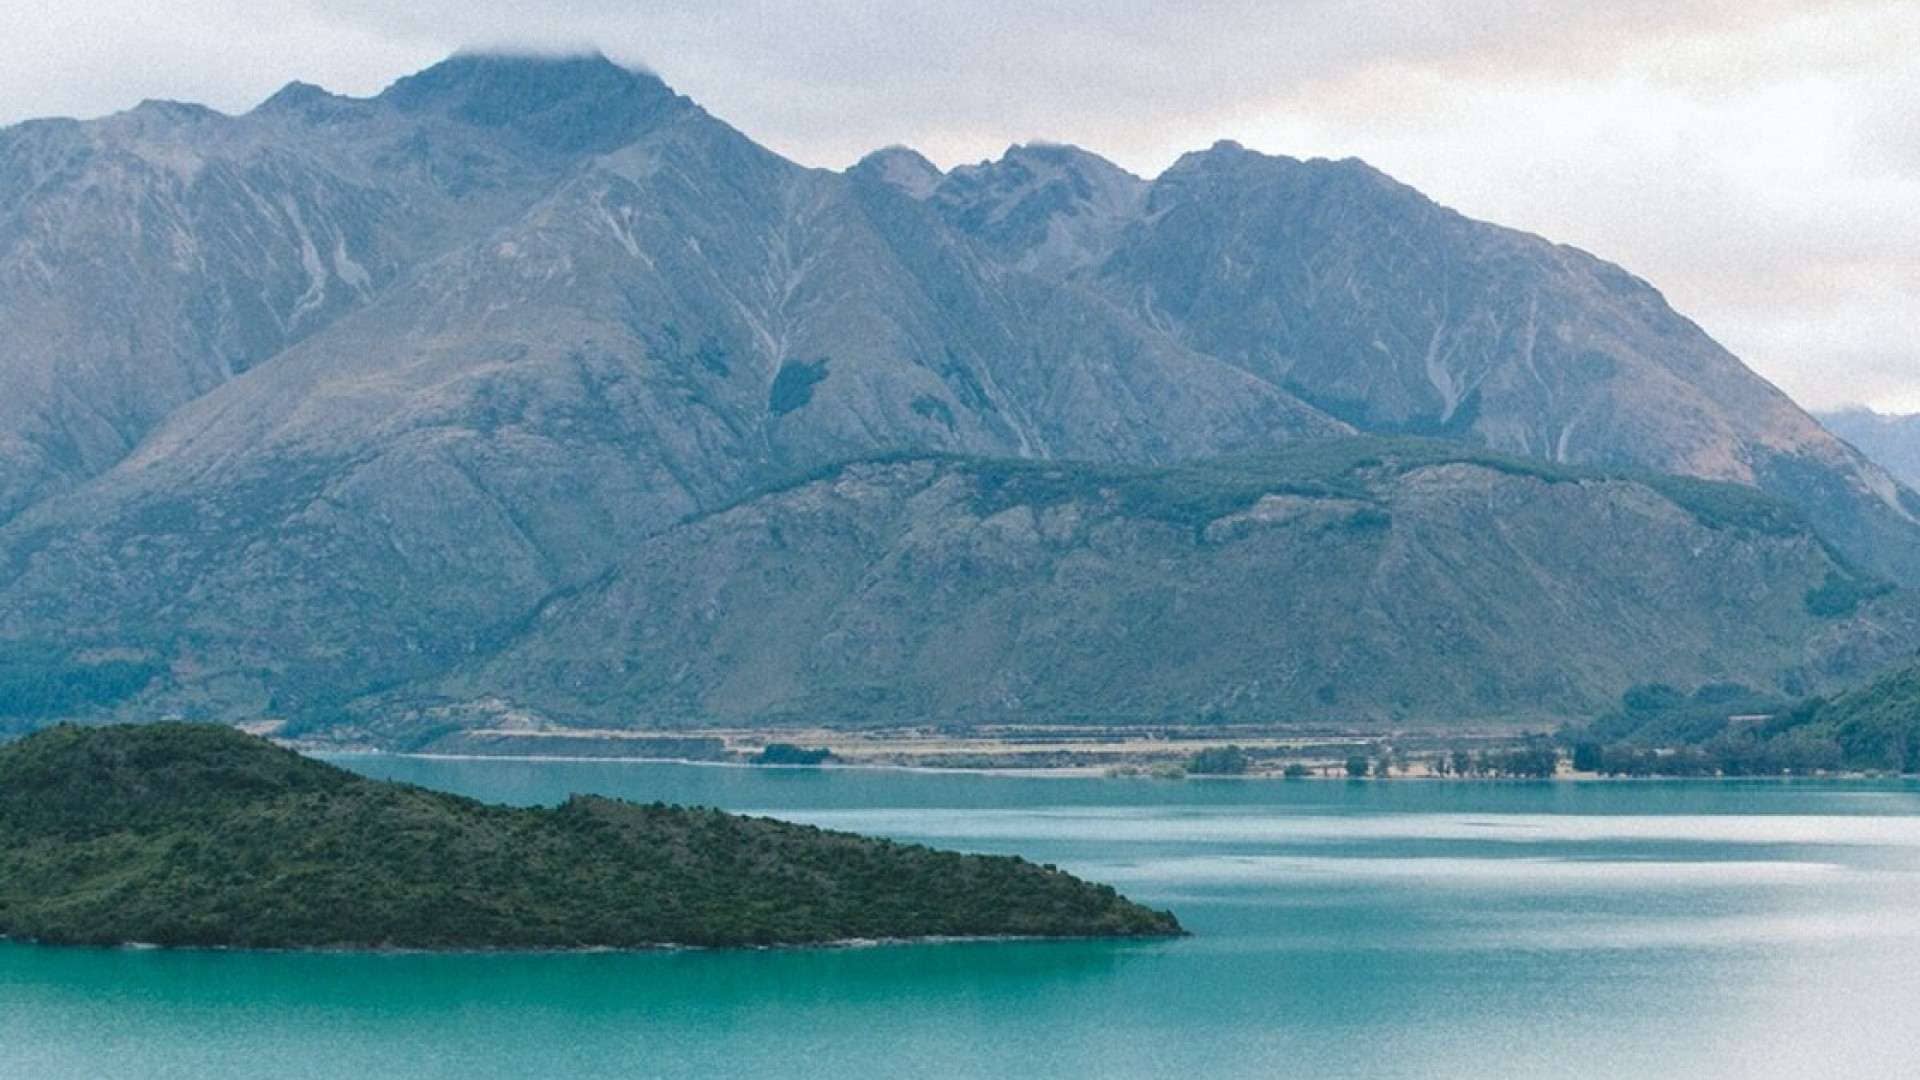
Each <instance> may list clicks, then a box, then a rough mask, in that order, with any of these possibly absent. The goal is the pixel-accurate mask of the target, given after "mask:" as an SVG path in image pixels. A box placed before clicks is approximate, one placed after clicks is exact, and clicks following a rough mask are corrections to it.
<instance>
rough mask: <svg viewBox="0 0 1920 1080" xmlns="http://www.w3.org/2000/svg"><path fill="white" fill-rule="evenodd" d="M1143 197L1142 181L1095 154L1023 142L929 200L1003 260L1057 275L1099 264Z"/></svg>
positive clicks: (969, 169)
mask: <svg viewBox="0 0 1920 1080" xmlns="http://www.w3.org/2000/svg"><path fill="white" fill-rule="evenodd" d="M1146 193H1147V183H1146V181H1144V180H1142V179H1140V178H1139V177H1137V176H1135V175H1133V174H1132V173H1130V172H1127V171H1126V170H1125V169H1122V168H1121V167H1119V166H1118V165H1115V164H1114V163H1113V162H1111V161H1108V160H1107V159H1105V158H1103V157H1101V156H1099V155H1098V154H1093V153H1089V152H1088V151H1085V150H1082V149H1080V148H1079V147H1077V146H1067V145H1063V144H1058V143H1029V144H1024V145H1023V144H1015V145H1013V146H1010V147H1008V148H1007V151H1006V153H1004V154H1002V155H1001V157H1000V159H999V160H998V161H983V162H981V163H979V164H978V165H964V166H961V167H959V168H957V169H954V170H953V171H952V172H951V173H949V174H947V177H946V179H945V180H944V181H943V182H942V183H941V185H940V188H939V190H938V191H937V192H936V193H935V194H934V199H935V200H936V201H937V202H938V203H939V205H940V207H941V210H942V213H943V215H944V216H945V217H946V218H947V220H948V221H949V222H951V223H952V224H954V225H956V226H958V227H959V228H960V229H962V230H963V231H966V232H969V233H972V234H974V235H975V236H977V237H979V238H980V239H981V240H983V241H984V242H985V243H986V244H987V245H988V247H989V248H991V249H993V250H995V251H996V252H997V253H998V254H999V255H1000V256H1001V257H1002V258H1006V259H1008V260H1009V261H1011V262H1013V263H1015V264H1016V265H1018V266H1020V267H1021V268H1022V269H1027V270H1034V271H1037V272H1040V273H1043V274H1048V275H1057V274H1061V273H1065V272H1067V271H1071V270H1074V269H1078V268H1080V267H1083V266H1088V265H1092V264H1093V263H1096V262H1099V261H1100V260H1101V259H1102V258H1104V257H1105V256H1106V254H1107V253H1108V252H1109V251H1110V250H1111V248H1112V245H1113V242H1114V239H1115V238H1116V237H1117V236H1118V235H1119V232H1120V230H1122V229H1123V228H1125V226H1126V224H1127V222H1129V221H1130V220H1132V219H1133V217H1134V216H1135V215H1136V214H1137V213H1138V212H1139V210H1140V208H1141V207H1142V205H1143V204H1144V202H1145V198H1146Z"/></svg>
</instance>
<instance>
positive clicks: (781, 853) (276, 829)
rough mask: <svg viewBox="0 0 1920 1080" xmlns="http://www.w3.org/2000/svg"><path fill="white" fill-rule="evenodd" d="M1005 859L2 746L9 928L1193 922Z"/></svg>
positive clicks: (112, 935)
mask: <svg viewBox="0 0 1920 1080" xmlns="http://www.w3.org/2000/svg"><path fill="white" fill-rule="evenodd" d="M1179 932H1180V927H1179V923H1178V922H1177V921H1176V920H1175V919H1174V917H1173V916H1172V915H1171V914H1170V913H1166V912H1156V911H1151V910H1149V909H1147V908H1144V907H1141V906H1140V905H1138V904H1134V903H1132V902H1130V901H1128V900H1127V899H1125V898H1124V897H1122V896H1120V895H1119V894H1117V893H1116V892H1114V891H1113V890H1112V889H1111V888H1109V887H1107V886H1103V885H1095V884H1090V883H1087V882H1084V881H1081V880H1079V879H1077V878H1074V877H1072V876H1071V875H1068V874H1066V873H1063V872H1061V871H1058V870H1053V869H1050V868H1047V867H1042V866H1037V865H1034V864H1032V863H1029V862H1027V861H1025V860H1023V859H1019V858H1014V857H1006V856H979V855H961V854H957V853H952V852H944V851H937V850H933V849H931V848H926V847H922V846H917V845H904V844H897V843H893V842H890V841H885V840H875V839H868V838H865V837H859V836H853V835H850V834H846V833H836V832H828V831H824V830H821V829H817V828H812V827H808V826H801V825H792V824H786V823H782V822H777V821H771V820H767V819H761V818H749V817H741V816H737V815H732V814H726V813H722V812H720V811H717V810H705V809H689V808H682V807H670V806H662V805H652V806H641V805H635V804H632V803H625V802H619V801H616V800H611V799H604V798H596V797H590V796H576V797H574V798H572V799H569V800H568V801H567V802H566V803H564V804H562V805H561V806H558V807H554V808H510V807H501V806H491V805H487V804H483V803H479V802H475V801H473V800H471V799H465V798H461V797H458V796H454V795H447V794H443V793H439V792H433V791H427V790H424V789H420V788H415V787H411V786H407V785H402V784H393V783H386V782H381V781H375V780H369V779H366V778H363V777H360V776H356V775H354V774H352V773H349V772H346V771H344V770H341V769H338V768H335V767H333V766H331V765H327V764H324V763H321V762H317V761H313V760H311V759H309V758H305V757H302V756H300V755H298V754H295V753H293V752H291V751H288V750H284V749H281V748H279V747H276V746H274V745H272V744H270V743H268V742H266V741H265V740H262V739H259V738H256V737H253V736H250V735H246V734H243V733H241V732H238V731H234V730H232V729H229V728H224V727H217V726H207V725H186V724H156V725H143V726H123V727H102V728H82V727H71V726H63V727H59V728H53V729H50V730H47V731H44V732H41V733H39V734H36V735H33V736H29V737H28V738H26V739H23V740H21V741H19V742H17V743H14V744H12V745H10V746H6V747H0V935H4V936H7V937H13V938H24V939H32V940H38V941H43V942H51V943H84V944H118V943H125V942H148V943H153V944H161V945H182V946H189V945H191V946H237V947H260V948H309V947H311V948H324V947H345V948H385V947H392V948H422V949H481V948H585V947H645V946H654V945H709V946H728V945H786V944H794V945H798V944H819V943H827V942H833V941H840V940H848V939H863V938H921V937H990V936H1044V937H1100V936H1149V935H1165V934H1177V933H1179Z"/></svg>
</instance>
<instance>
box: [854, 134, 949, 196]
mask: <svg viewBox="0 0 1920 1080" xmlns="http://www.w3.org/2000/svg"><path fill="white" fill-rule="evenodd" d="M848 172H850V173H853V174H855V175H860V176H870V177H873V178H874V179H877V180H879V181H880V182H882V183H885V184H890V185H892V186H893V187H896V188H899V189H900V190H901V191H904V192H906V193H907V194H908V195H911V196H913V197H914V198H916V199H924V198H926V197H927V196H929V195H932V194H933V193H934V190H935V189H936V188H938V187H939V186H940V182H941V181H942V180H944V179H945V178H946V174H945V173H942V172H941V171H940V167H939V166H937V165H935V164H934V163H933V162H931V161H928V160H927V159H926V156H925V155H923V154H921V153H920V151H918V150H915V149H913V148H912V147H909V146H888V147H883V148H881V149H879V150H875V151H874V152H873V153H871V154H868V155H867V156H866V157H863V158H861V159H860V160H859V162H858V163H856V164H855V165H854V166H853V168H852V169H849V170H848Z"/></svg>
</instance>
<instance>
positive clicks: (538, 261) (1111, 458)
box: [0, 55, 1920, 739]
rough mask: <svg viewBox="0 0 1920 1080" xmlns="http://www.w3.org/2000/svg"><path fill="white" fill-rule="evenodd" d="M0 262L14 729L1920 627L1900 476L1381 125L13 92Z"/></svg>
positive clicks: (1385, 688) (1372, 691)
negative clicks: (1100, 135) (1486, 202)
mask: <svg viewBox="0 0 1920 1080" xmlns="http://www.w3.org/2000/svg"><path fill="white" fill-rule="evenodd" d="M0 295H3V296H5V298H6V302H5V303H4V304H0V342H4V343H5V344H4V345H0V349H4V352H0V364H3V365H5V371H6V372H7V376H8V379H7V382H8V386H9V393H8V395H7V396H6V399H5V400H4V401H0V683H3V684H4V685H0V690H4V691H7V692H5V693H0V725H6V726H12V727H30V726H34V725H37V724H41V723H44V722H46V721H48V720H50V719H55V718H58V717H61V716H70V715H119V716H125V717H137V716H152V715H155V714H167V713H173V714H179V715H184V716H191V717H207V718H221V719H237V718H241V717H258V716H268V717H275V718H282V719H287V720H289V721H291V722H292V723H293V724H294V726H295V727H297V728H299V729H302V730H306V731H308V732H310V733H313V734H315V735H316V736H318V735H322V734H325V733H327V732H329V731H333V732H358V733H363V734H370V735H372V736H374V737H379V738H391V739H406V738H417V737H419V736H420V735H421V734H422V733H423V732H426V731H428V730H429V729H431V728H432V727H433V726H434V725H435V724H439V723H449V722H468V721H466V720H447V719H446V718H447V717H469V718H470V717H472V716H475V715H478V713H477V712H476V711H475V710H476V709H478V708H479V707H480V706H481V705H482V704H484V705H485V707H486V708H492V709H498V708H509V709H514V708H522V707H525V708H531V709H535V710H537V711H540V712H542V713H544V714H547V715H550V716H552V717H553V718H555V719H558V720H561V721H563V722H564V721H568V720H575V719H591V720H592V721H593V722H595V723H608V724H627V723H636V724H637V723H667V722H674V723H681V722H697V721H699V720H701V719H703V718H711V717H725V718H728V719H730V720H734V719H763V718H786V717H801V716H808V717H811V718H812V719H814V720H816V721H824V722H839V721H841V720H858V721H861V722H886V721H916V720H919V719H923V718H928V717H941V718H944V719H947V720H951V721H954V722H963V721H964V719H965V718H967V717H974V716H983V715H1012V714H1021V715H1025V716H1027V717H1029V718H1041V719H1045V718H1050V717H1068V716H1073V717H1078V718H1082V719H1085V718H1112V719H1123V718H1128V717H1144V716H1155V717H1162V718H1164V717H1167V716H1180V717H1195V716H1234V715H1257V716H1260V717H1262V718H1265V719H1274V718H1300V719H1314V718H1321V717H1327V718H1339V719H1356V718H1372V719H1388V718H1396V719H1403V720H1414V721H1431V722H1435V723H1440V722H1447V721H1451V720H1458V719H1467V718H1489V717H1517V716H1543V717H1545V716H1576V715H1591V713H1592V712H1593V710H1594V709H1596V708H1598V707H1601V706H1602V705H1603V704H1604V703H1605V702H1610V701H1612V700H1614V699H1616V698H1617V696H1618V694H1619V693H1620V692H1621V691H1622V690H1623V689H1624V688H1625V687H1627V686H1629V685H1632V684H1633V683H1635V682H1641V681H1645V680H1647V679H1649V678H1659V679H1662V680H1666V681H1671V682H1673V683H1675V684H1676V685H1694V684H1699V683H1703V682H1711V681H1715V680H1719V679H1724V678H1733V677H1735V676H1738V678H1739V680H1740V681H1743V682H1746V683H1748V684H1751V685H1755V686H1767V687H1773V688H1777V689H1780V690H1782V691H1783V692H1792V693H1800V692H1805V691H1808V690H1813V689H1819V688H1822V687H1825V686H1827V685H1829V684H1831V683H1834V682H1835V681H1836V680H1843V679H1846V678H1850V677H1852V676H1854V675H1856V674H1858V673H1860V672H1864V671H1866V670H1868V669H1870V668H1872V667H1873V666H1875V665H1876V664H1878V663H1880V662H1881V661H1882V660H1884V659H1885V658H1887V657H1889V656H1892V655H1897V654H1900V653H1902V652H1903V651H1906V650H1907V649H1908V646H1906V645H1905V644H1904V642H1907V641H1910V640H1911V637H1910V636H1909V635H1910V631H1911V625H1910V623H1911V615H1910V612H1909V603H1908V601H1907V600H1906V596H1905V593H1904V592H1899V591H1889V589H1888V587H1889V586H1890V585H1893V584H1906V583H1910V582H1913V581H1915V580H1920V523H1916V520H1915V510H1916V504H1915V497H1914V496H1913V494H1912V493H1911V492H1909V491H1908V490H1907V489H1906V488H1904V487H1901V486H1900V485H1899V484H1898V483H1896V482H1895V481H1894V480H1892V479H1891V478H1890V477H1889V476H1888V475H1887V474H1886V473H1885V472H1884V471H1883V470H1881V469H1880V468H1879V467H1878V466H1875V465H1873V464H1871V463H1870V462H1868V461H1867V460H1866V459H1865V458H1863V457H1862V456H1861V455H1860V454H1859V453H1858V452H1857V451H1855V450H1854V449H1853V448H1852V447H1850V446H1848V445H1847V444H1846V443H1844V442H1842V441H1840V440H1839V439H1836V438H1834V437H1833V436H1832V435H1830V434H1828V433H1827V432H1826V431H1825V430H1824V429H1822V428H1821V427H1820V426H1819V425H1818V424H1817V423H1815V422H1814V421H1813V420H1812V419H1811V418H1809V417H1808V416H1807V415H1806V414H1805V413H1803V412H1801V411H1800V410H1799V409H1798V408H1797V407H1795V406H1794V405H1793V404H1792V402H1790V401H1789V400H1787V399H1786V398H1785V397H1784V396H1782V395H1781V394H1779V393H1778V392H1777V391H1776V390H1774V389H1773V388H1772V387H1771V386H1769V385H1768V384H1766V383H1765V382H1764V381H1763V380H1761V379H1759V378H1758V377H1756V376H1755V375H1753V374H1752V373H1751V372H1750V371H1748V370H1747V369H1746V368H1745V367H1743V366H1742V365H1741V364H1740V363H1739V361H1738V360H1737V359H1735V358H1734V357H1733V356H1731V355H1729V354H1728V353H1727V352H1726V351H1725V350H1724V349H1722V348H1720V347H1719V346H1718V345H1717V344H1715V343H1714V342H1713V341H1712V340H1711V339H1710V338H1708V337H1707V336H1706V335H1705V334H1704V333H1703V332H1702V331H1701V330H1700V329H1699V328H1698V327H1696V326H1694V325H1693V324H1692V323H1690V322H1688V321H1687V320H1686V319H1685V318H1683V317H1682V316H1680V315H1679V314H1677V313H1675V312H1674V311H1672V310H1671V309H1670V308H1669V307H1668V306H1667V305H1666V304H1665V302H1664V301H1663V300H1662V299H1661V297H1660V295H1659V294H1658V293H1657V292H1656V291H1655V290H1654V289H1653V288H1652V287H1651V286H1649V285H1647V284H1646V283H1645V282H1642V281H1640V280H1638V279H1636V278H1634V277H1632V276H1631V275H1630V274H1628V273H1626V272H1625V271H1623V270H1621V269H1619V268H1617V267H1614V266H1611V265H1609V264H1607V263H1604V262H1602V261H1600V260H1598V259H1596V258H1594V257H1592V256H1590V255H1587V254H1585V253H1583V252H1580V251H1576V250H1573V249H1570V248H1565V247H1560V246H1556V245H1553V244H1551V243H1548V242H1547V241H1544V240H1541V239H1539V238H1536V237H1532V236H1528V235H1525V234H1521V233H1517V232H1513V231H1510V230H1506V229H1502V228H1498V227H1495V226H1492V225H1487V224H1483V223H1480V222H1476V221H1472V220H1469V219H1467V218H1464V217H1462V216H1460V215H1459V214H1456V213H1454V212H1452V211H1449V210H1447V209H1445V208H1443V207H1440V206H1437V205H1435V204H1434V203H1432V202H1431V201H1429V200H1427V199H1426V198H1424V197H1423V196H1421V195H1420V194H1419V193H1417V192H1415V191H1413V190H1411V189H1409V188H1407V187H1405V186H1404V185H1401V184H1398V183H1396V182H1394V181H1392V180H1391V179H1389V178H1387V177H1385V176H1383V175H1381V174H1380V173H1378V172H1377V171H1375V170H1373V169H1371V168H1369V167H1367V166H1366V165H1364V164H1362V163H1360V162H1357V161H1351V160H1349V161H1340V162H1329V161H1320V160H1315V161H1296V160H1293V159H1289V158H1282V157H1272V156H1267V155H1263V154H1259V153H1255V152H1252V151H1249V150H1246V149H1244V148H1242V147H1239V146H1237V145H1234V144H1231V143H1221V144H1218V145H1215V146H1214V147H1212V148H1210V149H1207V150H1203V151H1198V152H1195V153H1192V154H1188V155H1186V156H1185V157H1183V158H1181V159H1180V160H1179V161H1178V162H1177V163H1176V164H1175V165H1174V166H1172V167H1171V168H1169V169H1168V170H1167V171H1166V172H1165V173H1163V174H1162V175H1161V176H1159V177H1157V178H1155V179H1153V180H1145V179H1141V178H1138V177H1135V176H1132V175H1130V174H1128V173H1127V172H1125V171H1124V170H1121V169H1119V168H1118V167H1116V166H1114V165H1112V164H1111V163H1108V162H1105V161H1103V160H1101V159H1100V158H1098V157H1096V156H1094V155H1092V154H1089V153H1087V152H1085V151H1082V150H1078V149H1075V148H1072V147H1064V146H1017V147H1014V148H1011V149H1010V150H1009V151H1008V152H1007V154H1006V155H1005V156H1004V157H1002V158H1001V159H1000V160H998V161H993V162H985V163H981V164H979V165H975V166H968V167H963V168H958V169H954V170H952V171H950V172H942V171H941V170H939V169H937V168H936V167H934V166H933V165H932V164H931V163H929V162H928V161H926V160H925V159H924V158H922V157H920V156H919V155H917V154H915V153H913V152H912V151H910V150H906V149H900V148H895V149H890V150H882V151H878V152H876V153H875V154H873V155H870V156H869V157H868V158H866V159H865V160H863V161H861V162H860V163H859V164H857V165H855V166H854V167H852V168H850V169H848V170H846V171H844V172H837V173H836V172H829V171H824V170H819V169H809V168H803V167H800V166H798V165H795V164H794V163H792V162H789V161H786V160H785V159H783V158H781V157H779V156H778V155H775V154H773V153H771V152H769V151H767V150H765V149H763V148H761V147H760V146H758V145H756V144H755V143H754V142H752V141H751V140H750V139H748V138H747V137H746V136H744V135H742V134H741V133H739V132H738V131H735V130H734V129H732V128H730V127H728V126H727V125H726V124H724V123H722V122H721V121H719V120H717V119H715V118H714V117H713V116H711V115H709V114H708V113H707V112H705V111H704V110H703V109H701V108H700V107H699V106H698V105H697V104H695V103H693V102H692V101H690V100H688V99H687V98H685V97H683V96H680V95H678V94H676V93H674V92H673V91H672V90H671V89H670V88H668V87H667V86H666V85H665V84H663V83H662V82H661V81H660V80H659V79H657V78H656V77H654V76H653V75H651V74H647V73H642V72H636V71H630V70H626V69H623V68H621V67H619V66H617V65H614V64H612V63H609V62H607V61H606V60H604V59H602V58H599V57H592V56H585V57H574V58H567V59H540V58H527V57H511V56H486V55H467V56H459V57H455V58H453V59H450V60H448V61H446V62H444V63H442V64H439V65H436V66H435V67H433V68H431V69H428V70H427V71H424V72H421V73H419V74H417V75H414V76H411V77H408V78H405V79H402V80H400V81H399V82H397V83H395V84H394V85H393V86H392V87H390V88H389V89H388V90H386V91H385V92H383V93H382V94H380V95H377V96H375V97H371V98H346V97H340V96H337V95H332V94H329V93H327V92H326V91H324V90H321V89H319V88H317V87H312V86H307V85H304V84H294V85H291V86H289V87H287V88H286V89H285V90H283V91H281V92H280V93H278V94H276V95H274V96H273V97H272V98H271V99H269V100H268V101H267V102H265V103H263V104H262V105H260V106H259V107H258V108H256V109H254V110H252V111H251V112H248V113H246V114H245V115H241V116H226V115H222V114H219V113H215V112H212V111H210V110H207V109H203V108H199V107H196V106H189V105H181V104H177V103H165V102H149V103H145V104H143V105H141V106H139V107H138V108H135V109H133V110H130V111H129V112H126V113H123V114H119V115H116V116H112V117H108V118H105V119H102V120H97V121H89V122H84V123H82V122H75V121H64V120H47V121H34V122H31V123H27V124H22V125H19V126H16V127H13V128H8V129H5V130H4V131H0ZM103 314H105V315H107V316H110V317H103ZM1421 440H1428V441H1421ZM1303 475H1304V476H1307V477H1308V479H1305V480H1303V479H1302V478H1301V477H1302V476H1303ZM1674 476H1678V477H1686V478H1690V479H1686V480H1681V479H1674V478H1672V477H1674ZM1189 489H1191V490H1193V491H1195V492H1198V494H1197V495H1193V496H1191V497H1189V496H1188V495H1185V494H1180V493H1181V492H1186V491H1188V490H1189ZM1810 598H1813V599H1810ZM1176 658H1181V660H1180V662H1176ZM1649 666H1651V667H1652V668H1655V669H1657V671H1655V672H1649V671H1647V670H1643V669H1645V668H1647V667H1649ZM481 711H484V710H481ZM409 733H411V734H409Z"/></svg>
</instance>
